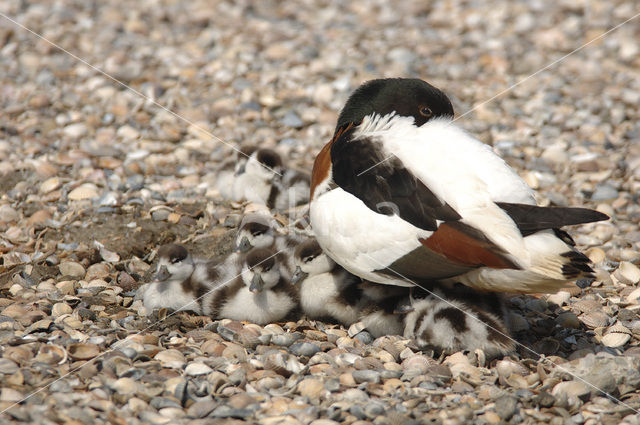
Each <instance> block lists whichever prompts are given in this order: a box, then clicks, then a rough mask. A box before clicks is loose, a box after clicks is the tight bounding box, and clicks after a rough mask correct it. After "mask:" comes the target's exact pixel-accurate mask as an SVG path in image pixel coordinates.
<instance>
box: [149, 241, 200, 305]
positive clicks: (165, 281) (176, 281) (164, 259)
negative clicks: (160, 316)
mask: <svg viewBox="0 0 640 425" xmlns="http://www.w3.org/2000/svg"><path fill="white" fill-rule="evenodd" d="M197 267H199V268H201V269H202V267H203V264H202V263H199V264H196V261H194V259H193V258H192V257H191V255H190V254H189V251H187V249H186V248H185V247H184V246H182V245H177V244H167V245H163V246H161V247H160V248H159V249H158V266H157V269H156V273H155V275H154V277H153V280H152V281H151V282H150V283H149V284H148V286H147V287H146V288H145V290H144V295H143V298H142V299H143V304H144V306H145V307H146V308H148V309H150V310H153V309H156V308H170V309H173V310H179V309H183V310H190V311H194V312H196V313H201V308H200V304H199V303H198V302H196V299H197V298H198V297H199V296H201V295H202V294H203V293H204V292H206V290H205V288H206V282H205V281H206V280H207V279H208V271H207V272H204V273H202V272H199V273H198V275H199V278H198V279H194V271H195V270H196V268H197ZM204 267H205V268H206V265H204ZM203 280H205V281H203Z"/></svg>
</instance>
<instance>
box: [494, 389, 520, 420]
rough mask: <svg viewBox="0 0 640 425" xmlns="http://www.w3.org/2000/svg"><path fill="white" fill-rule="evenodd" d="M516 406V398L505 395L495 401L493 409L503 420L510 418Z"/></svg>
mask: <svg viewBox="0 0 640 425" xmlns="http://www.w3.org/2000/svg"><path fill="white" fill-rule="evenodd" d="M517 407H518V399H516V398H515V397H513V396H510V395H505V396H502V397H500V398H498V399H497V400H496V401H495V408H494V409H495V411H496V413H497V414H498V416H500V418H502V419H503V420H505V421H508V420H509V419H511V417H512V416H513V415H514V414H515V413H516V409H517Z"/></svg>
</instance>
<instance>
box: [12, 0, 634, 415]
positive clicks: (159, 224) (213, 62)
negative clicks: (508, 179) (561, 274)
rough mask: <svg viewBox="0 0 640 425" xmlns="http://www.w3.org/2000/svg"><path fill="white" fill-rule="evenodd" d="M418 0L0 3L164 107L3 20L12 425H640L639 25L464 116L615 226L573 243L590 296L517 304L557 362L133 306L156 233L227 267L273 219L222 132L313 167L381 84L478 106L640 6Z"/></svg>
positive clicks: (534, 341)
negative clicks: (250, 190)
mask: <svg viewBox="0 0 640 425" xmlns="http://www.w3.org/2000/svg"><path fill="white" fill-rule="evenodd" d="M420 3H427V2H415V4H412V3H409V2H407V3H405V4H397V2H394V4H393V5H392V4H391V2H384V1H359V2H354V3H353V4H352V5H351V6H344V5H342V4H338V3H336V4H332V3H329V2H321V1H318V2H316V1H311V0H308V1H302V2H278V1H263V2H248V1H240V2H209V1H200V0H194V1H189V2H179V1H177V0H147V1H140V2H125V1H123V0H112V1H110V2H85V1H71V0H59V1H56V2H43V4H38V3H31V2H28V1H20V2H18V1H14V2H2V3H0V12H2V13H3V14H5V15H7V16H9V17H11V18H13V19H16V20H17V21H18V22H20V23H21V24H23V25H25V26H27V27H28V28H30V29H31V30H33V31H35V32H37V33H40V34H42V35H43V36H44V37H46V38H47V39H49V40H52V41H53V42H55V43H57V44H59V45H60V46H62V47H63V48H64V49H67V50H68V51H70V52H72V53H73V54H75V55H77V56H79V57H81V58H83V59H85V60H86V61H87V62H88V63H91V64H93V65H95V66H97V67H99V68H100V69H102V70H104V71H105V72H106V73H108V74H109V75H112V76H113V77H114V78H117V79H119V80H121V81H122V82H124V83H126V84H127V85H130V86H131V87H132V88H134V89H135V90H137V91H139V92H140V93H142V94H144V96H146V98H147V99H144V98H142V97H140V96H139V95H138V94H136V93H134V92H132V91H131V90H128V89H126V88H124V87H123V86H121V85H119V84H117V83H114V81H112V80H110V79H109V78H107V77H106V76H104V75H102V74H100V73H99V72H96V71H95V70H93V69H91V68H90V67H88V66H87V65H85V64H82V63H80V62H79V61H77V60H76V59H74V58H73V57H71V56H70V55H68V54H66V53H63V52H61V51H60V50H58V49H56V48H54V47H53V46H52V45H50V44H48V43H47V42H45V41H43V40H41V39H38V38H37V37H36V36H34V35H33V34H30V33H28V32H27V31H25V30H23V29H20V28H18V27H17V26H15V25H14V24H12V23H11V22H10V21H8V20H7V19H5V18H4V17H0V93H1V96H0V102H1V106H0V253H1V254H2V257H1V258H2V259H1V260H0V311H1V313H0V354H1V358H0V382H1V388H2V389H1V391H0V409H2V413H1V414H0V422H2V423H17V422H32V423H35V422H37V423H42V424H69V425H75V424H80V423H86V424H106V423H116V424H124V423H131V424H139V423H152V424H165V423H172V424H179V423H207V424H208V423H218V422H219V423H233V422H234V421H247V422H255V423H260V424H265V425H272V424H307V423H314V424H316V425H321V424H322V425H328V424H335V423H344V424H356V423H358V424H364V423H375V424H400V423H416V424H417V423H429V424H434V423H442V424H464V423H471V422H474V423H488V424H493V423H500V422H505V423H507V422H508V423H525V424H532V423H552V424H563V423H575V424H582V423H584V424H598V423H611V424H614V423H620V422H621V421H622V420H623V418H624V421H625V423H628V424H637V423H640V419H639V416H637V415H635V414H634V411H633V409H638V408H640V348H638V343H639V340H640V317H639V316H638V312H639V309H640V304H639V301H638V300H639V299H640V289H637V287H638V283H639V281H640V269H639V268H638V264H639V263H640V252H639V251H640V229H639V226H638V222H639V221H640V206H639V205H638V193H640V143H639V142H638V139H639V138H640V113H639V110H638V105H639V104H640V72H639V71H638V70H639V69H640V44H638V40H639V39H640V18H639V19H636V20H634V21H632V22H630V23H628V24H626V25H624V26H623V27H621V28H620V29H618V30H616V31H615V32H613V33H611V34H609V35H608V36H606V37H604V38H603V39H601V40H599V41H596V42H594V43H592V44H590V45H589V46H587V47H586V48H584V49H583V50H581V51H579V52H577V53H576V54H574V55H571V56H570V57H568V58H566V59H564V60H562V61H561V62H560V63H558V64H556V65H554V66H552V67H551V68H549V69H547V70H545V71H542V72H540V73H538V74H536V75H535V76H533V77H532V78H530V79H528V80H527V81H525V82H524V83H522V84H520V85H519V86H517V87H515V88H514V89H512V90H510V91H508V92H507V93H505V94H504V95H502V96H500V97H498V98H496V99H494V100H492V101H491V102H489V103H486V104H484V105H482V106H480V107H478V108H477V109H475V110H474V111H473V112H472V113H470V114H468V115H465V116H464V117H462V118H461V119H460V120H459V121H458V123H459V124H460V125H461V126H463V127H464V128H466V129H467V130H469V131H470V132H472V133H473V134H475V135H477V136H478V137H480V138H481V139H482V140H483V141H485V142H487V143H490V144H492V145H493V146H494V148H495V149H496V150H497V151H498V152H499V153H500V154H501V155H503V156H504V157H505V159H506V160H507V161H508V162H509V163H510V164H511V165H513V166H514V167H515V168H516V169H517V170H518V171H519V172H520V173H521V174H522V176H523V177H524V178H525V179H526V180H527V182H528V183H529V184H530V185H532V186H533V187H534V188H536V189H537V190H538V192H539V195H540V199H539V200H540V203H542V204H549V203H553V204H557V205H581V206H589V207H592V208H597V209H598V210H600V211H603V212H605V213H607V214H609V215H610V216H611V217H612V220H611V221H610V222H605V223H598V224H592V225H585V226H579V227H575V228H573V229H572V230H571V232H572V235H573V236H574V237H575V239H576V241H577V243H578V245H579V246H580V248H581V249H583V250H584V251H585V252H586V253H587V254H588V255H589V257H590V258H592V260H593V261H594V262H595V263H596V266H597V280H596V281H595V282H592V283H589V282H579V283H580V285H579V286H576V287H574V288H572V289H571V290H568V291H566V292H560V293H558V294H555V295H553V296H542V297H523V296H517V297H514V298H512V299H511V300H510V308H511V310H512V319H513V320H512V321H513V323H514V327H515V337H516V339H517V340H518V341H519V342H521V343H522V344H524V346H526V347H529V348H530V349H533V350H535V351H536V352H538V353H541V354H542V355H543V356H542V357H538V356H537V355H535V354H533V353H532V352H530V351H528V350H527V349H525V348H522V347H520V349H519V350H518V353H517V354H515V355H513V356H511V357H510V358H505V359H502V360H499V361H498V360H496V361H492V362H486V361H485V360H484V359H483V358H482V355H481V354H478V353H456V354H454V355H452V356H449V357H446V358H432V357H431V356H430V355H429V354H430V353H421V352H417V351H415V350H414V349H412V348H411V345H407V341H405V340H403V339H402V338H401V337H398V336H387V337H382V338H378V339H377V340H375V341H368V340H366V338H350V337H349V335H348V333H347V331H346V330H345V329H343V328H340V327H338V326H335V325H328V324H324V323H321V322H309V321H304V320H301V321H299V322H297V323H293V322H289V323H280V324H271V325H267V326H264V327H261V326H256V325H253V324H246V323H245V324H243V323H238V322H232V321H228V320H222V321H212V320H211V319H209V318H206V317H197V316H194V315H191V314H187V313H178V314H175V315H170V314H167V312H166V311H159V312H155V313H154V314H153V315H151V316H144V315H142V313H143V312H144V311H143V310H144V308H143V307H142V305H141V304H140V301H137V300H134V295H135V289H136V288H137V287H138V286H139V285H141V284H142V283H144V282H145V276H147V275H148V273H149V269H150V267H151V264H152V261H153V258H152V255H151V254H152V252H153V250H154V249H155V248H157V247H158V246H159V245H160V244H162V243H166V242H169V241H172V240H178V241H180V242H182V243H185V244H186V245H187V246H188V247H189V248H190V249H192V250H193V251H194V252H195V253H200V254H201V255H205V254H206V255H213V254H219V253H223V252H225V251H226V250H228V246H229V239H230V238H229V236H230V234H231V233H232V228H233V226H234V225H236V224H237V223H238V219H239V217H240V215H241V214H242V213H243V211H244V210H246V209H247V208H249V209H251V208H252V206H245V205H241V204H234V203H229V202H228V201H226V200H224V199H221V197H220V196H219V194H218V193H217V192H216V190H215V189H214V182H215V179H216V168H217V167H218V166H219V164H220V163H221V162H222V161H224V160H225V159H227V158H229V157H231V156H232V155H233V151H232V150H231V149H230V148H229V147H228V146H226V145H225V144H223V143H221V142H220V141H218V140H215V138H212V137H211V134H214V135H215V136H217V137H219V138H221V139H224V140H225V141H227V142H229V143H231V144H234V145H237V144H239V143H242V144H245V143H247V144H249V143H253V144H259V145H261V146H268V147H274V148H276V149H277V150H278V151H279V152H280V153H281V154H282V155H283V156H284V157H285V158H286V159H287V163H288V164H289V165H292V166H296V167H299V168H301V169H307V170H309V169H310V167H311V163H312V161H313V158H314V154H315V153H316V152H317V151H318V150H319V148H320V147H321V146H322V145H323V143H324V142H325V141H327V140H328V139H329V137H330V136H331V133H332V130H333V126H334V124H335V120H336V117H337V113H338V111H339V109H340V107H341V106H342V104H343V103H344V101H345V100H346V97H347V96H348V94H349V92H350V91H351V90H353V89H354V88H355V87H357V86H358V85H359V84H360V83H361V82H363V81H365V80H367V79H370V78H376V77H381V76H417V77H421V78H423V79H426V80H428V81H430V82H431V83H433V84H434V85H436V86H438V87H440V88H442V89H444V91H445V92H447V93H448V94H449V95H450V96H451V98H452V100H453V103H454V108H455V109H456V111H457V114H458V116H460V115H462V114H463V113H465V112H466V111H468V110H470V109H471V108H472V107H473V106H474V105H477V104H479V103H481V102H483V101H485V100H487V99H489V98H491V97H492V96H494V95H495V94H496V93H499V92H501V91H502V90H504V89H505V88H507V87H509V86H511V85H512V84H514V83H516V82H518V81H520V80H522V79H524V78H525V77H527V76H529V75H531V74H532V73H534V72H536V71H538V70H539V69H541V68H543V67H544V66H545V65H547V64H548V63H551V62H552V61H554V60H556V59H559V58H561V57H562V56H563V55H566V54H567V53H569V52H571V51H572V50H573V49H575V48H577V47H579V46H581V45H583V44H584V43H586V42H588V41H589V40H591V39H593V38H594V37H597V36H599V35H600V34H602V33H604V32H605V31H606V30H608V29H610V28H612V27H613V26H615V25H617V24H619V23H621V22H623V21H625V20H626V19H628V18H630V17H632V16H633V15H634V14H635V13H638V12H639V10H638V6H637V3H636V2H633V1H626V2H625V1H609V2H588V1H586V0H585V1H577V2H576V1H565V0H560V1H555V2H543V1H533V2H506V1H487V2H464V1H434V2H428V3H430V4H429V5H420ZM153 102H158V103H159V104H161V105H164V106H166V107H167V108H170V109H171V110H172V111H175V113H176V114H178V115H179V116H180V117H183V118H184V119H179V118H178V117H176V116H175V115H173V114H172V113H169V112H167V111H166V110H163V109H161V108H159V107H158V106H157V105H155V104H154V103H153ZM283 219H284V220H286V217H284V218H283ZM157 320H160V321H159V322H157ZM59 378H61V379H59ZM581 378H582V379H586V380H587V381H589V382H590V383H592V384H593V385H595V386H596V387H598V388H599V389H601V390H604V391H606V392H608V393H610V394H612V395H613V396H615V397H616V398H618V399H619V400H621V401H622V403H618V402H615V401H612V400H611V399H609V398H607V397H606V396H604V395H603V394H602V393H600V392H599V391H598V390H597V389H595V388H593V387H590V386H588V385H587V384H585V382H583V381H581V380H580V379H581ZM34 391H36V393H35V394H34V395H33V396H31V397H30V398H28V399H27V400H26V401H25V400H23V399H24V398H25V397H26V396H28V395H30V394H32V393H33V392H34ZM15 403H18V404H15Z"/></svg>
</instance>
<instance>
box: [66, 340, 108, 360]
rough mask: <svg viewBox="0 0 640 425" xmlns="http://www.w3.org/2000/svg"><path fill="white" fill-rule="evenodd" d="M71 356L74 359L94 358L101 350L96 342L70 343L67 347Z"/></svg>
mask: <svg viewBox="0 0 640 425" xmlns="http://www.w3.org/2000/svg"><path fill="white" fill-rule="evenodd" d="M67 351H68V352H69V356H71V358H72V359H74V360H89V359H92V358H94V357H95V356H97V355H98V354H99V353H100V350H99V348H98V346H97V345H95V344H80V343H78V344H70V345H69V347H67Z"/></svg>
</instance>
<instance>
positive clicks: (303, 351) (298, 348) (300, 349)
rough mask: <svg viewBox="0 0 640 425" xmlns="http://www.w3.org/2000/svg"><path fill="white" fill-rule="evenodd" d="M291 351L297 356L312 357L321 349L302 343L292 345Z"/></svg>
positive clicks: (311, 344) (314, 345)
mask: <svg viewBox="0 0 640 425" xmlns="http://www.w3.org/2000/svg"><path fill="white" fill-rule="evenodd" d="M272 341H273V337H272ZM274 344H275V343H274ZM289 351H290V352H291V353H293V354H295V355H296V356H306V357H311V356H313V355H314V354H315V353H317V352H318V351H320V347H318V346H317V345H316V344H313V343H310V342H300V343H295V344H292V345H291V346H290V347H289Z"/></svg>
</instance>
